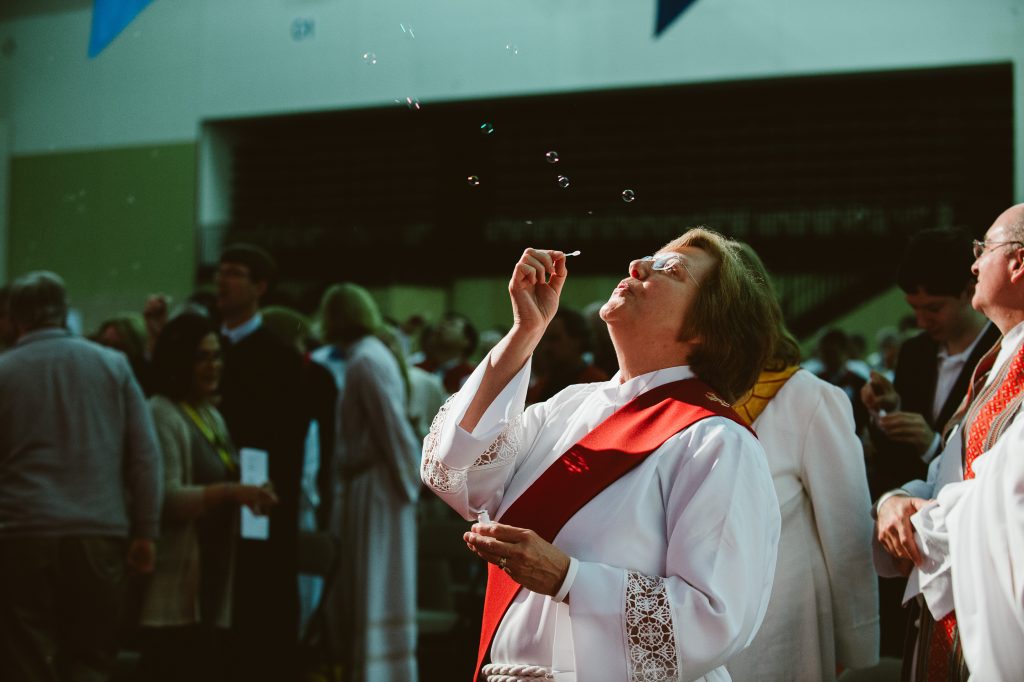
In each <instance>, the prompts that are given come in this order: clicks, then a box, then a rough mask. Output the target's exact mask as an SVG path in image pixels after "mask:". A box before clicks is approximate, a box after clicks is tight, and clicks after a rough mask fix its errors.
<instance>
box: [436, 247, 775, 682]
mask: <svg viewBox="0 0 1024 682" xmlns="http://www.w3.org/2000/svg"><path fill="white" fill-rule="evenodd" d="M736 248H737V245H736V243H735V242H732V241H731V240H728V239H726V238H724V237H722V236H721V235H719V234H717V233H714V232H711V231H709V230H704V229H694V230H690V231H688V232H687V233H685V234H684V235H683V236H681V237H680V238H678V239H676V240H674V241H672V242H671V243H669V244H668V245H666V246H665V247H664V248H662V249H661V250H660V251H658V252H657V253H656V254H655V255H654V256H649V257H646V258H641V259H637V260H634V261H632V262H631V263H629V267H628V275H629V276H628V277H626V278H625V279H623V280H622V282H620V283H619V285H618V287H616V289H615V290H614V291H613V292H612V294H611V297H610V298H609V300H608V302H607V303H606V304H605V305H604V307H603V308H602V310H601V317H602V318H603V319H604V321H605V322H606V323H607V325H608V329H609V332H610V334H611V338H612V341H613V343H614V345H615V350H616V354H617V356H618V360H619V366H620V368H621V370H620V371H619V373H617V374H616V375H615V376H614V377H612V379H611V380H610V381H607V382H601V383H592V384H584V385H576V386H570V387H568V388H566V389H565V390H563V391H562V392H560V393H558V394H557V395H555V396H554V397H552V398H551V399H550V400H548V401H546V402H543V403H538V404H536V405H533V406H531V407H530V408H529V409H526V410H524V409H523V404H524V398H525V394H526V390H527V387H528V384H529V373H530V355H531V353H532V352H533V349H534V348H535V347H536V345H537V342H538V341H539V340H540V338H541V336H542V335H543V333H544V330H545V328H546V326H547V325H548V323H549V322H550V321H551V319H552V317H553V316H554V313H555V311H556V309H557V307H558V299H559V295H560V293H561V290H562V286H563V285H564V283H565V280H566V277H567V274H568V273H567V271H566V266H565V254H563V253H562V252H560V251H547V250H538V249H527V250H526V251H525V252H524V253H523V256H522V257H521V258H520V260H519V262H518V263H517V264H516V267H515V269H514V271H513V274H512V279H511V281H510V282H509V294H510V296H511V299H512V308H513V321H514V324H513V327H512V330H511V331H510V332H509V333H508V335H506V337H505V338H504V339H503V340H502V341H501V342H500V343H499V344H498V345H497V346H496V347H495V348H494V350H492V351H491V353H490V354H489V355H488V356H487V358H485V359H484V361H483V362H482V363H481V365H480V366H479V367H477V369H476V370H475V372H474V373H473V375H472V376H471V377H470V378H469V380H468V381H467V383H466V384H465V386H464V387H463V389H462V390H461V391H459V393H457V394H456V395H455V396H453V398H452V399H451V401H450V402H449V403H448V404H447V405H446V407H445V408H442V411H441V412H440V413H439V415H438V417H437V418H436V419H435V423H434V425H433V427H432V429H431V433H430V434H429V435H428V436H427V439H426V441H425V443H424V458H423V467H422V478H423V480H424V481H425V482H426V483H427V484H428V485H429V486H430V487H431V488H432V489H433V490H434V491H435V492H436V493H437V494H438V495H439V496H440V497H441V498H442V499H444V500H445V501H446V502H447V503H448V504H449V505H450V506H452V508H454V509H455V510H456V511H458V512H459V513H460V514H461V515H462V516H463V517H464V518H467V519H472V518H474V517H475V515H476V514H477V513H479V512H483V511H486V512H488V513H489V515H490V516H491V517H492V518H494V519H496V520H497V523H477V524H475V525H474V526H473V527H472V529H471V531H470V532H468V533H466V535H465V540H466V542H467V544H468V545H469V547H470V549H472V550H473V551H474V552H475V553H476V554H478V555H479V556H480V557H481V558H483V559H485V560H486V561H488V562H489V564H490V566H489V580H488V593H487V599H486V603H485V607H484V629H483V636H482V640H481V650H480V659H481V663H482V662H483V661H484V660H485V659H486V658H489V660H490V663H489V664H488V665H486V666H484V668H483V671H482V672H483V674H484V676H485V677H489V678H490V679H494V680H497V679H507V678H502V677H501V676H502V675H515V676H518V677H520V678H522V677H528V676H537V677H540V678H543V677H551V676H556V677H557V678H558V679H568V680H572V679H578V680H586V681H587V682H600V681H602V680H608V681H612V680H614V681H616V682H621V681H622V680H692V679H698V678H702V677H703V678H705V679H728V674H727V673H726V672H725V670H724V668H723V667H722V666H723V665H724V664H725V662H726V661H727V660H728V659H729V657H730V656H731V655H732V654H734V653H735V652H737V651H739V650H740V649H742V648H743V647H745V646H746V645H747V644H748V643H749V642H750V640H751V639H752V637H753V635H754V633H755V632H756V631H757V628H758V625H759V624H760V622H761V619H762V617H763V616H764V612H765V609H766V607H767V604H768V597H769V595H770V592H771V585H772V578H773V572H774V567H775V557H776V546H777V543H778V538H779V509H778V502H777V500H776V497H775V492H774V490H773V487H772V480H771V475H770V473H769V471H768V467H767V465H766V463H765V455H764V451H763V450H762V449H761V446H760V445H759V444H758V442H757V440H756V439H755V438H754V436H753V435H752V433H751V432H750V431H749V430H748V429H747V428H746V426H744V425H743V424H742V422H741V421H740V419H739V417H738V416H737V415H736V413H735V412H733V411H732V409H731V408H730V407H729V405H728V402H729V401H731V400H733V399H735V398H736V397H738V396H740V395H742V394H743V393H745V392H746V391H747V390H748V389H749V388H750V386H751V385H752V384H753V383H754V381H755V379H756V377H757V375H758V372H759V370H760V368H761V366H762V365H763V364H764V362H765V360H766V358H767V357H768V356H769V354H770V353H771V347H770V343H771V342H770V341H769V340H767V339H766V335H765V334H764V329H765V328H766V327H767V324H768V321H769V319H770V309H769V299H768V298H767V294H766V293H765V292H764V291H763V290H761V289H760V288H759V287H758V286H757V285H756V283H755V282H754V281H753V280H752V279H751V277H750V275H749V273H748V271H747V268H745V267H744V266H743V264H742V263H741V261H740V260H739V259H738V257H737V254H736ZM479 670H480V669H479V668H478V671H479Z"/></svg>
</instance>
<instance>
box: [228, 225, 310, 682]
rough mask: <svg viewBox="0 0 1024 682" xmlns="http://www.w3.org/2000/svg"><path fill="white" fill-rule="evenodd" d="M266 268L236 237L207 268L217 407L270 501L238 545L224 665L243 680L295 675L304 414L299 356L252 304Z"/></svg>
mask: <svg viewBox="0 0 1024 682" xmlns="http://www.w3.org/2000/svg"><path fill="white" fill-rule="evenodd" d="M275 270H276V267H275V264H274V261H273V259H272V258H271V257H270V255H269V254H268V253H266V252H265V251H264V250H262V249H260V248H258V247H255V246H251V245H248V244H237V245H233V246H230V247H228V248H227V249H225V250H224V252H223V253H222V254H221V258H220V264H219V266H218V270H217V275H216V284H217V306H218V310H219V312H220V315H221V319H222V320H223V325H222V327H221V334H222V336H223V339H224V374H223V378H222V380H221V394H222V401H221V404H220V411H221V413H222V414H223V415H224V420H225V421H226V422H227V425H228V430H229V431H230V433H231V437H232V439H233V440H234V443H235V445H236V446H237V447H239V448H254V449H257V450H263V451H265V452H267V459H268V474H269V478H270V482H271V484H272V485H273V488H274V492H275V493H276V494H277V497H278V499H279V500H280V503H279V504H278V506H277V507H276V508H275V509H274V510H273V511H272V512H271V514H270V536H269V539H268V540H266V541H262V540H249V539H242V540H241V541H240V546H239V552H238V567H237V570H236V575H235V589H234V597H235V599H234V614H233V630H234V632H235V635H236V637H235V644H236V646H237V647H238V648H237V650H236V654H235V663H236V665H235V666H234V668H235V670H236V672H238V674H239V679H246V680H251V679H266V680H289V679H295V678H296V677H297V675H298V658H297V633H298V593H297V589H298V588H297V575H298V570H297V564H296V561H297V534H298V507H299V494H300V485H301V479H302V465H303V443H304V438H305V435H306V430H307V428H308V425H309V421H308V417H307V416H306V415H305V410H304V409H303V405H304V402H303V396H302V385H303V384H302V381H303V368H302V360H301V358H300V356H299V354H298V352H297V351H296V350H295V349H294V348H292V347H290V346H288V345H286V344H285V343H284V342H283V341H281V340H280V339H279V338H278V337H277V336H276V335H275V334H273V333H272V332H271V331H270V330H269V329H267V328H265V327H264V326H263V319H262V316H261V315H260V312H259V308H260V300H261V298H262V297H263V296H264V295H265V294H266V292H267V289H268V287H269V286H270V284H271V283H272V281H273V278H274V275H275Z"/></svg>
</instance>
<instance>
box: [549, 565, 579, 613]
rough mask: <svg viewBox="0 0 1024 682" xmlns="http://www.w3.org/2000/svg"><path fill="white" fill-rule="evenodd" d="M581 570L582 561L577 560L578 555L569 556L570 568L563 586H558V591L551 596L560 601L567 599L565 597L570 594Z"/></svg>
mask: <svg viewBox="0 0 1024 682" xmlns="http://www.w3.org/2000/svg"><path fill="white" fill-rule="evenodd" d="M579 570H580V562H579V561H577V560H576V557H569V570H568V571H566V572H565V580H563V581H562V586H561V587H560V588H558V592H556V593H555V595H554V596H553V597H551V598H552V599H554V600H555V601H556V602H558V603H561V602H563V601H565V598H566V597H567V596H568V595H569V590H571V589H572V584H573V583H574V582H575V581H576V572H577V571H579Z"/></svg>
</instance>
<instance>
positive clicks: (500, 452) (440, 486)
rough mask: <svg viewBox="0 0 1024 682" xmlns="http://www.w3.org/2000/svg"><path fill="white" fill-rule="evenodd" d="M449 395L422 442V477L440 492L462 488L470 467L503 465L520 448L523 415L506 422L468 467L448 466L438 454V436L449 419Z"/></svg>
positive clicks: (439, 437)
mask: <svg viewBox="0 0 1024 682" xmlns="http://www.w3.org/2000/svg"><path fill="white" fill-rule="evenodd" d="M454 397H455V396H451V397H450V398H448V400H446V401H445V403H444V405H442V406H441V409H440V410H438V412H437V416H436V417H434V421H433V422H431V424H430V432H429V433H428V434H427V437H426V439H425V440H424V443H423V464H422V465H421V467H422V477H423V481H424V483H426V484H427V485H428V486H430V487H431V488H433V489H434V490H436V491H437V492H440V493H453V492H457V491H459V490H461V489H462V488H463V487H464V486H465V485H466V474H467V472H468V471H469V469H478V468H482V467H486V466H492V465H504V464H506V463H507V462H508V461H509V460H513V459H515V456H516V453H517V452H518V451H519V444H520V443H521V442H522V433H523V428H522V417H521V416H516V418H515V419H513V420H512V421H511V422H509V424H508V426H506V427H505V429H504V430H503V431H502V432H501V433H500V434H498V437H497V438H495V439H494V442H493V443H491V444H490V445H489V446H487V449H486V450H485V451H484V453H483V454H482V455H480V456H479V457H478V458H477V459H476V461H475V462H473V464H472V466H470V467H469V469H456V468H454V467H450V466H448V465H447V464H445V463H444V462H442V461H440V460H439V459H438V458H437V449H438V444H439V442H440V440H441V429H442V428H443V427H444V423H445V421H446V420H447V419H448V413H449V407H450V405H451V402H452V399H453V398H454Z"/></svg>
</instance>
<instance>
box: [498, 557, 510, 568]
mask: <svg viewBox="0 0 1024 682" xmlns="http://www.w3.org/2000/svg"><path fill="white" fill-rule="evenodd" d="M507 562H508V557H507V556H503V557H501V558H500V559H498V568H500V569H501V570H503V571H504V570H505V564H506V563H507Z"/></svg>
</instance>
